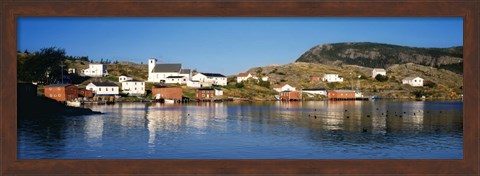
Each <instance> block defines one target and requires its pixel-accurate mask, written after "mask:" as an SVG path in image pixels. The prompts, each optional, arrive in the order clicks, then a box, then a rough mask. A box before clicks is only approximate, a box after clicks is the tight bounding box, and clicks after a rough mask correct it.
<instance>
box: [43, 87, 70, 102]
mask: <svg viewBox="0 0 480 176" xmlns="http://www.w3.org/2000/svg"><path fill="white" fill-rule="evenodd" d="M44 95H45V97H48V98H51V99H54V100H57V101H62V102H64V101H67V100H71V99H75V98H78V88H77V86H75V85H73V84H50V85H47V86H45V88H44Z"/></svg>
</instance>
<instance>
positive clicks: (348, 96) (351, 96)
mask: <svg viewBox="0 0 480 176" xmlns="http://www.w3.org/2000/svg"><path fill="white" fill-rule="evenodd" d="M328 99H330V100H355V91H354V90H328Z"/></svg>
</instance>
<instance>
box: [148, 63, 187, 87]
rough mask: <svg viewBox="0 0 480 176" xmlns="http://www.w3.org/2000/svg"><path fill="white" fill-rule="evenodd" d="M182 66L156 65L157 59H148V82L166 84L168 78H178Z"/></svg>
mask: <svg viewBox="0 0 480 176" xmlns="http://www.w3.org/2000/svg"><path fill="white" fill-rule="evenodd" d="M181 70H182V64H157V59H153V58H152V59H148V82H166V81H167V77H169V76H180V71H181Z"/></svg>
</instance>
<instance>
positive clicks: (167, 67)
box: [152, 64, 182, 73]
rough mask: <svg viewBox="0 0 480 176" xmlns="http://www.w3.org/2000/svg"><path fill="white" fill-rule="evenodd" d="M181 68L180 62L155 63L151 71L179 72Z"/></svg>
mask: <svg viewBox="0 0 480 176" xmlns="http://www.w3.org/2000/svg"><path fill="white" fill-rule="evenodd" d="M181 68H182V64H156V65H155V67H153V70H152V72H155V73H162V72H179V71H180V69H181Z"/></svg>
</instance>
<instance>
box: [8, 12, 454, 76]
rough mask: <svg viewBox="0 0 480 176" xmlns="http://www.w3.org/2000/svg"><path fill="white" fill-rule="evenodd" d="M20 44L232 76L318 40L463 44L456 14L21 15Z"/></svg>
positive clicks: (285, 59)
mask: <svg viewBox="0 0 480 176" xmlns="http://www.w3.org/2000/svg"><path fill="white" fill-rule="evenodd" d="M17 38H18V46H17V48H18V50H20V51H24V50H28V51H38V50H39V49H40V48H45V47H52V46H56V47H60V48H64V49H65V50H66V52H67V55H72V56H88V57H89V58H90V59H93V60H100V59H102V58H103V59H104V60H105V59H109V60H112V61H115V60H118V61H133V62H136V63H140V62H143V63H146V62H147V59H148V58H151V57H155V58H157V59H159V60H160V61H161V62H166V63H182V64H183V67H184V68H192V69H197V70H199V71H201V72H217V73H222V74H225V75H231V74H237V73H239V72H244V71H246V70H248V69H249V68H252V67H256V66H266V65H269V64H286V63H290V62H294V61H295V60H296V59H297V58H298V57H299V56H300V55H301V54H303V53H304V52H305V51H307V50H309V49H310V48H312V47H314V46H315V45H318V44H325V43H338V42H379V43H388V44H397V45H404V46H414V47H451V46H461V45H463V19H462V18H460V17H457V18H454V17H450V18H339V17H337V18H325V17H323V18H322V17H315V18H224V17H219V18H195V17H192V18H179V17H176V18H172V17H170V18H78V17H77V18H74V17H68V18H67V17H62V18H60V17H56V18H53V17H45V18H43V17H21V18H19V20H18V36H17Z"/></svg>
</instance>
